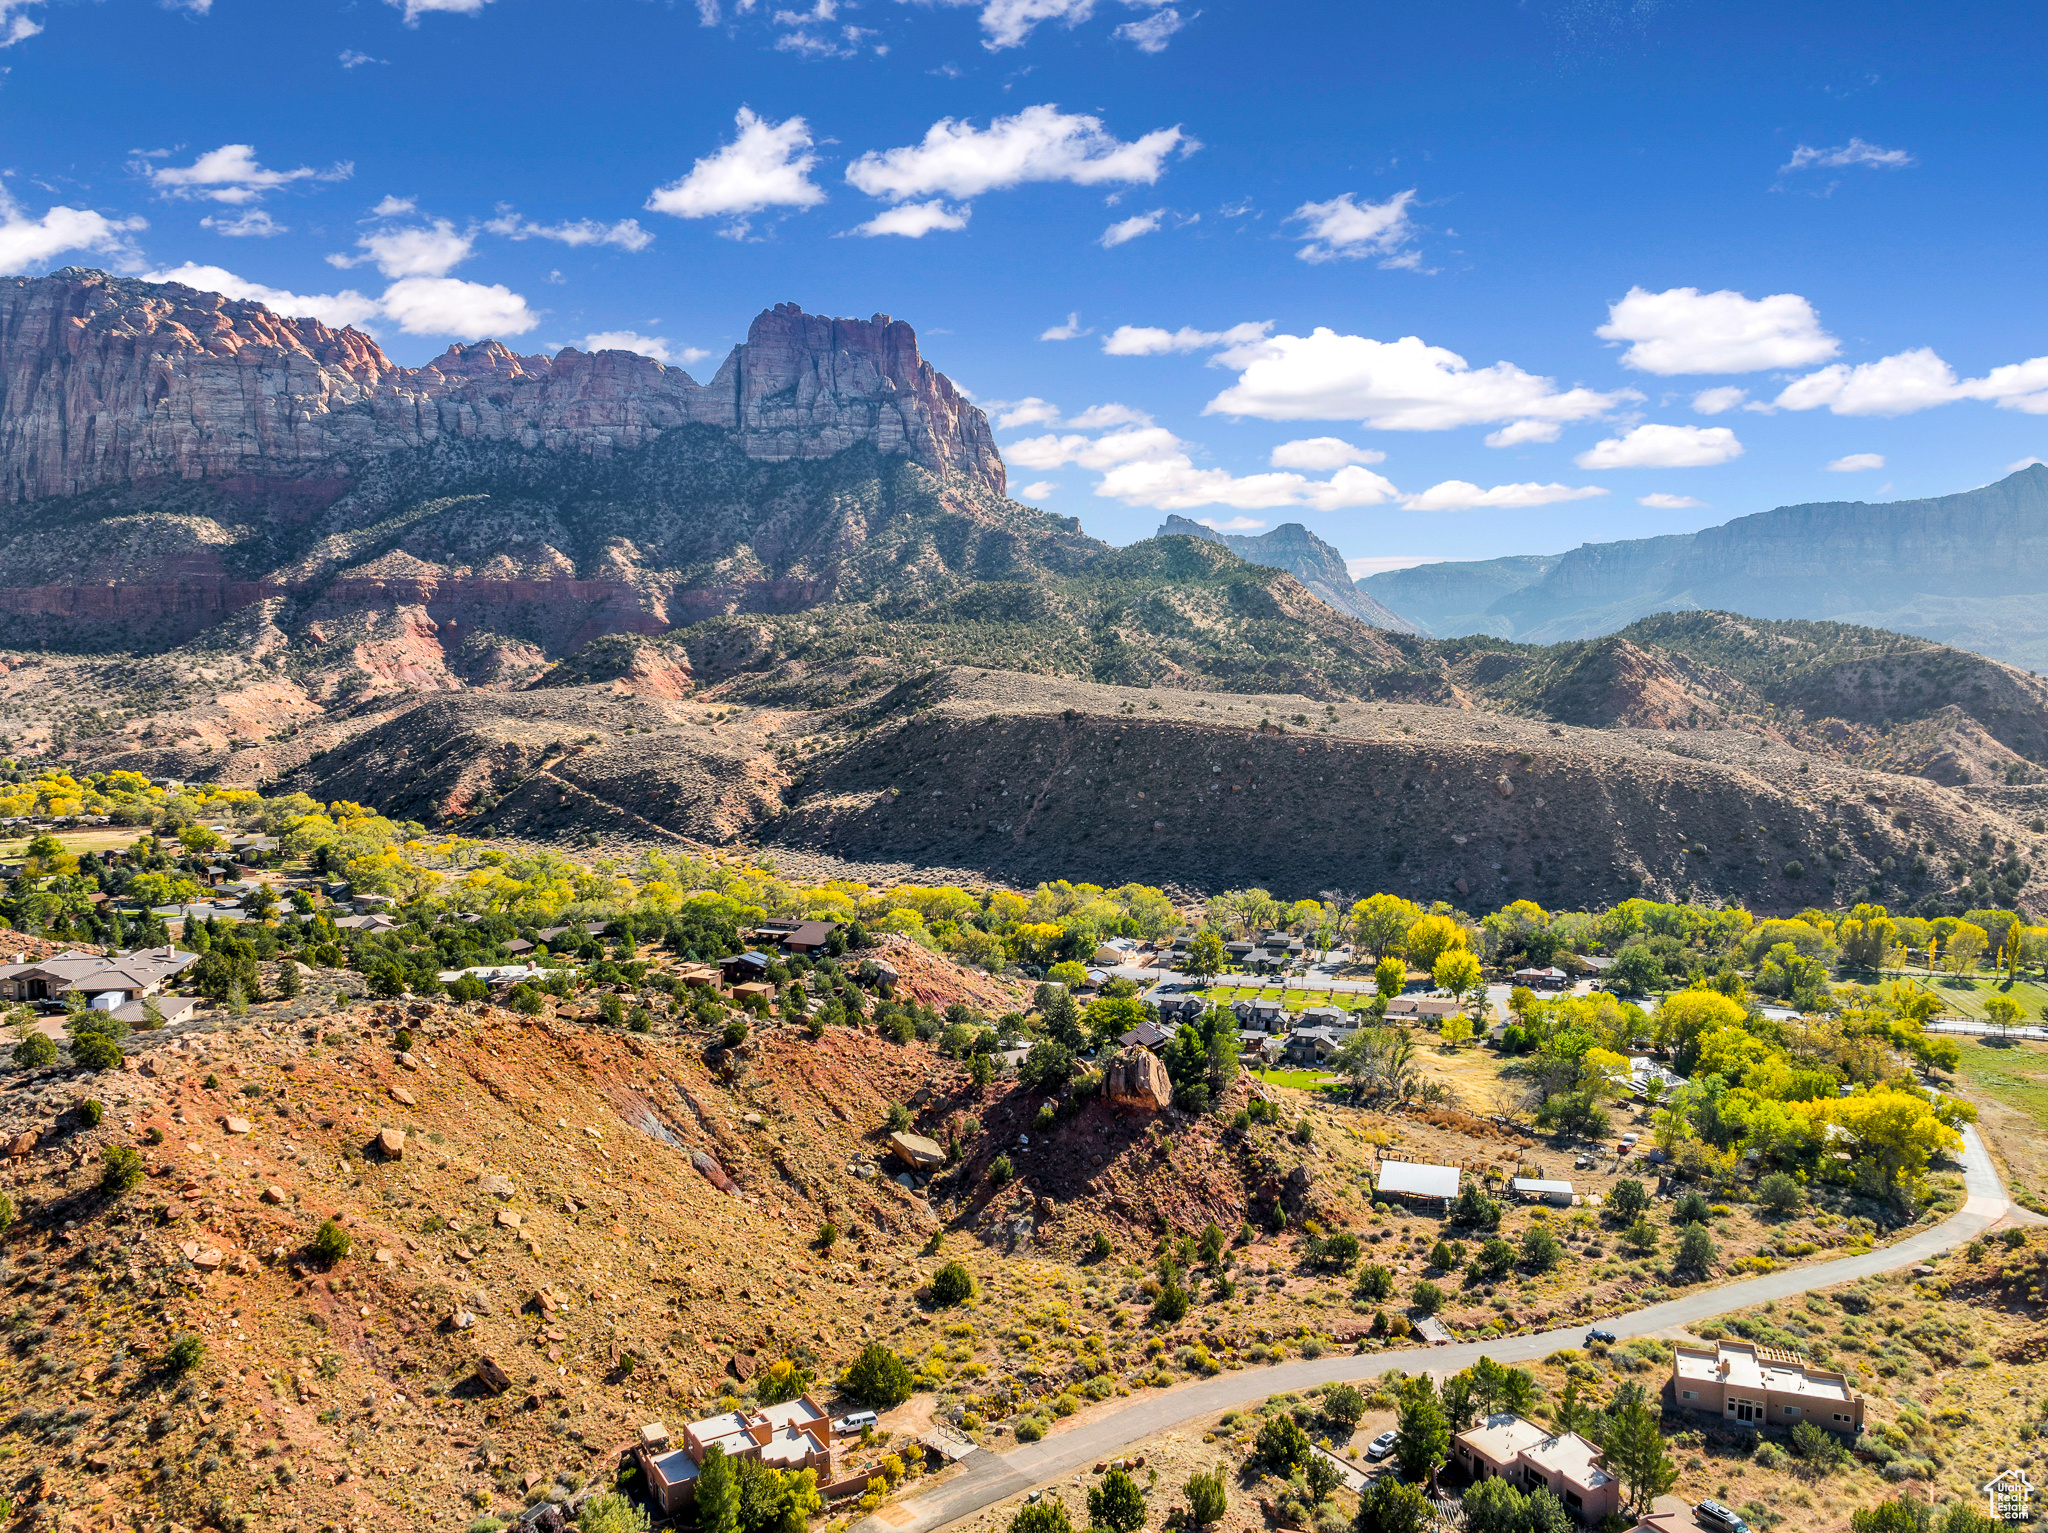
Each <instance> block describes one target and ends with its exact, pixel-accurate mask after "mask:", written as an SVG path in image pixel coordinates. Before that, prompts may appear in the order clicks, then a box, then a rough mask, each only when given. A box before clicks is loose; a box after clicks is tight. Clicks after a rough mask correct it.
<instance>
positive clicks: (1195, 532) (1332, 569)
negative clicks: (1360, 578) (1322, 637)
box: [1153, 516, 1429, 638]
mask: <svg viewBox="0 0 2048 1533" xmlns="http://www.w3.org/2000/svg"><path fill="white" fill-rule="evenodd" d="M1153 535H1154V536H1155V537H1161V538H1170V537H1188V538H1203V539H1206V540H1207V541H1209V542H1211V543H1221V544H1222V545H1223V546H1224V547H1225V548H1227V549H1229V550H1230V551H1231V552H1232V553H1234V554H1236V555H1237V556H1238V558H1240V559H1242V560H1244V562H1245V563H1247V564H1260V565H1264V566H1265V567H1266V568H1267V569H1275V570H1285V571H1287V573H1288V574H1290V575H1292V576H1293V577H1294V578H1295V579H1296V580H1299V581H1300V582H1301V583H1302V584H1303V585H1304V586H1306V587H1308V589H1309V590H1310V591H1311V592H1312V593H1313V594H1314V595H1316V596H1318V597H1320V598H1321V599H1322V600H1323V601H1325V602H1327V603H1328V604H1329V605H1330V606H1332V607H1335V608H1336V609H1337V610H1338V611H1339V612H1342V613H1344V614H1345V615H1347V616H1349V617H1355V618H1357V619H1358V620H1359V621H1360V622H1361V623H1369V624H1371V625H1372V626H1373V627H1374V628H1385V629H1389V630H1391V631H1392V632H1394V633H1412V634H1414V635H1416V636H1417V637H1418V638H1427V637H1428V636H1429V631H1428V630H1427V629H1425V628H1423V627H1422V626H1421V625H1420V624H1418V623H1412V622H1410V621H1409V620H1408V619H1407V618H1405V617H1403V616H1401V614H1400V613H1398V612H1396V611H1394V610H1393V609H1392V608H1391V607H1389V606H1388V605H1387V604H1386V603H1384V602H1382V601H1379V600H1378V599H1376V598H1375V597H1374V596H1372V595H1371V593H1369V592H1367V591H1364V590H1362V589H1360V587H1359V586H1358V585H1356V584H1354V583H1353V582H1352V579H1351V572H1350V571H1349V570H1348V569H1346V568H1345V567H1344V556H1343V555H1342V554H1340V553H1338V552H1337V550H1336V549H1335V548H1334V547H1332V546H1331V545H1330V544H1328V543H1325V542H1324V541H1323V540H1322V539H1321V538H1319V537H1317V536H1316V535H1315V534H1314V533H1312V532H1310V531H1309V530H1308V528H1306V527H1304V526H1302V524H1301V523H1300V522H1285V523H1282V524H1281V525H1280V526H1278V527H1275V528H1274V529H1273V530H1272V531H1271V532H1262V533H1259V534H1257V535H1256V536H1253V535H1251V534H1247V533H1224V532H1218V531H1217V530H1216V529H1215V528H1213V527H1205V526H1203V525H1202V523H1200V522H1197V521H1190V520H1189V519H1188V518H1187V517H1185V516H1168V517H1167V518H1166V520H1165V522H1164V523H1163V524H1161V526H1160V528H1159V531H1158V532H1157V533H1155V534H1153Z"/></svg>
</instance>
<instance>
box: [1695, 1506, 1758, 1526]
mask: <svg viewBox="0 0 2048 1533" xmlns="http://www.w3.org/2000/svg"><path fill="white" fill-rule="evenodd" d="M1692 1510H1693V1515H1694V1516H1696V1517H1698V1518H1699V1520H1700V1521H1701V1522H1704V1523H1706V1524H1707V1525H1708V1526H1709V1527H1714V1528H1726V1529H1727V1530H1728V1533H1749V1524H1748V1523H1746V1522H1744V1521H1743V1520H1742V1519H1741V1518H1740V1517H1738V1516H1736V1515H1735V1514H1734V1513H1733V1512H1731V1511H1730V1510H1729V1509H1728V1508H1727V1507H1725V1506H1723V1505H1721V1503H1720V1502H1718V1501H1702V1502H1701V1503H1700V1504H1699V1505H1698V1506H1696V1507H1694V1508H1693V1509H1692Z"/></svg>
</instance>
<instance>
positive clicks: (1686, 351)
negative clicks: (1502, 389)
mask: <svg viewBox="0 0 2048 1533" xmlns="http://www.w3.org/2000/svg"><path fill="white" fill-rule="evenodd" d="M1594 334H1596V335H1598V336H1599V337H1600V338H1601V339H1602V340H1608V341H1627V342H1630V343H1631V344H1630V345H1629V348H1628V350H1627V351H1624V352H1623V353H1622V354H1621V362H1622V366H1624V367H1632V368H1634V369H1636V370H1637V371H1638V372H1645V373H1656V374H1658V375H1659V376H1662V377H1670V376H1672V375H1674V374H1678V373H1754V372H1762V371H1764V370H1766V369H1769V368H1780V367H1809V366H1811V365H1812V364H1813V363H1815V362H1825V361H1826V360H1827V359H1828V358H1829V357H1832V356H1834V355H1835V353H1836V352H1838V351H1840V350H1841V343H1840V342H1838V341H1837V340H1836V339H1835V338H1834V337H1833V336H1831V335H1829V334H1828V333H1827V331H1825V330H1823V329H1822V328H1821V325H1820V316H1819V315H1818V314H1816V313H1815V312H1814V309H1813V305H1812V304H1810V303H1808V302H1807V301H1806V300H1805V299H1804V298H1802V297H1800V296H1799V295H1798V294H1797V293H1772V294H1770V295H1769V296H1768V297H1764V298H1745V297H1744V296H1743V295H1742V294H1740V293H1737V292H1731V291H1727V290H1723V291H1721V292H1718V293H1702V292H1701V291H1700V290H1699V289H1698V288H1696V287H1674V288H1671V289H1669V290H1668V291H1665V292H1662V293H1652V292H1648V291H1646V290H1645V289H1643V288H1639V287H1632V288H1630V289H1629V290H1628V293H1627V295H1626V296H1625V297H1623V298H1622V299H1620V301H1618V302H1616V303H1613V304H1610V305H1609V306H1608V310H1607V323H1606V324H1604V325H1602V326H1600V328H1599V329H1598V330H1596V331H1595V332H1594Z"/></svg>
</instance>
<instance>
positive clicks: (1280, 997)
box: [1198, 985, 1363, 1011]
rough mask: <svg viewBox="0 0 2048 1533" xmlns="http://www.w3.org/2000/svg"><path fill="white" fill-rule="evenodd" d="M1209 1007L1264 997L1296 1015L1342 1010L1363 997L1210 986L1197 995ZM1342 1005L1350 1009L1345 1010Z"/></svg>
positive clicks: (1266, 987)
mask: <svg viewBox="0 0 2048 1533" xmlns="http://www.w3.org/2000/svg"><path fill="white" fill-rule="evenodd" d="M1198 993H1199V994H1200V995H1202V996H1204V997H1205V998H1206V999H1207V1000H1208V1001H1209V1003H1210V1004H1211V1005H1213V1006H1228V1005H1230V1004H1231V1002H1233V1001H1256V1000H1258V999H1259V998H1260V997H1262V996H1263V997H1264V998H1265V999H1267V1000H1269V1001H1278V1002H1279V1003H1280V1004H1281V1006H1282V1007H1283V1008H1284V1009H1286V1010H1288V1011H1300V1010H1301V1009H1302V1008H1303V1007H1305V1006H1324V1005H1337V1006H1343V1007H1344V1008H1345V1009H1346V1010H1349V1009H1350V1006H1356V1005H1360V1004H1362V1002H1363V997H1361V996H1356V995H1352V994H1350V993H1349V992H1346V993H1345V994H1344V995H1343V996H1342V997H1341V998H1339V997H1338V996H1337V993H1336V992H1335V991H1330V990H1282V989H1281V988H1280V987H1279V986H1278V985H1211V986H1210V987H1209V988H1208V989H1207V990H1204V991H1200V992H1198ZM1346 1002H1349V1003H1350V1006H1346V1004H1345V1003H1346Z"/></svg>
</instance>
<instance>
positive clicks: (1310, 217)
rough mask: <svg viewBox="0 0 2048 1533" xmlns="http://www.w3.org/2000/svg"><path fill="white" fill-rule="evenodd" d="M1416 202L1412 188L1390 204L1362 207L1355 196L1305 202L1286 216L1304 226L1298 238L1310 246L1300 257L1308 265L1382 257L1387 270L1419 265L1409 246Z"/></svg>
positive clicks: (1391, 198)
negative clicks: (1410, 208) (1411, 212)
mask: <svg viewBox="0 0 2048 1533" xmlns="http://www.w3.org/2000/svg"><path fill="white" fill-rule="evenodd" d="M1414 201H1415V191H1414V189H1413V188H1412V187H1411V188H1410V189H1409V190H1407V191H1405V192H1396V193H1395V194H1394V195H1393V196H1391V197H1389V198H1388V199H1387V200H1386V201H1385V202H1366V203H1360V202H1358V201H1357V200H1356V194H1355V193H1352V192H1346V193H1344V194H1343V196H1341V197H1333V198H1331V199H1330V200H1329V201H1328V202H1304V203H1303V204H1302V205H1301V206H1300V207H1298V208H1296V209H1295V210H1294V211H1293V212H1292V213H1290V214H1288V215H1287V222H1289V223H1294V222H1297V221H1298V222H1300V223H1302V224H1303V225H1304V226H1305V231H1304V232H1303V233H1302V234H1301V235H1300V236H1298V237H1299V238H1301V239H1303V240H1306V241H1307V242H1308V243H1307V244H1305V245H1303V246H1302V247H1301V249H1299V250H1297V251H1296V252H1295V254H1296V255H1298V256H1300V257H1301V259H1302V260H1304V261H1362V260H1364V259H1366V258H1367V257H1368V256H1378V257H1379V258H1380V265H1382V266H1389V267H1399V266H1406V267H1414V266H1417V265H1419V264H1420V256H1419V254H1418V253H1417V252H1416V251H1413V250H1411V249H1409V248H1408V246H1409V245H1410V244H1412V242H1413V241H1414V239H1415V225H1414V223H1413V222H1412V221H1411V220H1410V219H1409V217H1408V209H1409V206H1410V205H1411V204H1412V203H1413V202H1414Z"/></svg>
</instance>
